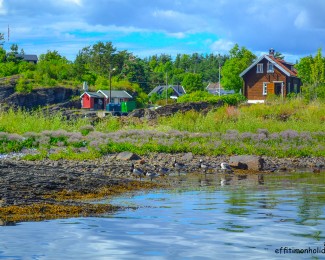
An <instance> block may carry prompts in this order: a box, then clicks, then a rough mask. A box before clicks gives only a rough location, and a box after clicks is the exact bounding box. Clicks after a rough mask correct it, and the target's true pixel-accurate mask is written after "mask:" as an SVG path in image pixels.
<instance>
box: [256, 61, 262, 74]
mask: <svg viewBox="0 0 325 260" xmlns="http://www.w3.org/2000/svg"><path fill="white" fill-rule="evenodd" d="M256 73H263V63H258V64H257V69H256Z"/></svg>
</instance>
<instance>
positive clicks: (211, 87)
mask: <svg viewBox="0 0 325 260" xmlns="http://www.w3.org/2000/svg"><path fill="white" fill-rule="evenodd" d="M205 89H206V90H207V91H208V92H210V93H211V94H218V93H219V82H217V83H209V84H208V86H207V87H206V88H205ZM220 93H221V94H233V93H235V91H234V90H225V89H224V88H223V87H222V86H220Z"/></svg>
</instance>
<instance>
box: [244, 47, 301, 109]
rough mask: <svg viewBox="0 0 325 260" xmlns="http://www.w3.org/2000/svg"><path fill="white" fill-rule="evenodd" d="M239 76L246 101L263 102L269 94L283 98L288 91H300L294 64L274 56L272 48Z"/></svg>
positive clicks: (299, 81) (299, 82)
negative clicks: (242, 82)
mask: <svg viewBox="0 0 325 260" xmlns="http://www.w3.org/2000/svg"><path fill="white" fill-rule="evenodd" d="M240 76H241V77H242V79H243V81H244V84H243V94H244V95H245V97H246V98H247V100H248V103H263V102H265V100H266V98H267V97H268V96H269V95H277V96H281V97H283V98H284V97H286V96H287V95H288V94H290V93H296V94H297V93H300V87H301V80H300V79H299V78H298V77H297V71H296V69H295V68H294V64H292V63H290V62H286V61H284V60H282V59H279V58H276V57H275V56H274V50H273V49H270V51H269V54H268V55H263V56H261V57H260V58H258V59H257V60H256V61H255V62H253V64H251V65H250V66H249V67H248V68H246V69H245V70H244V71H243V72H242V73H240Z"/></svg>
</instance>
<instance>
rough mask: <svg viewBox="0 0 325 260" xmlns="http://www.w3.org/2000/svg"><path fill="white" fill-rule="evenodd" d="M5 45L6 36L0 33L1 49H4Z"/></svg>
mask: <svg viewBox="0 0 325 260" xmlns="http://www.w3.org/2000/svg"><path fill="white" fill-rule="evenodd" d="M4 43H5V35H4V34H3V33H0V47H1V48H3V45H4Z"/></svg>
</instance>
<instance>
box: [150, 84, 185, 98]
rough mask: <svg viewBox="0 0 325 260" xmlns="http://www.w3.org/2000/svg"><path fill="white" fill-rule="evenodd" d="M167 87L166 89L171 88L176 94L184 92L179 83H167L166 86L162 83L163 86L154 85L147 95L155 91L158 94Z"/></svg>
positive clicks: (179, 94)
mask: <svg viewBox="0 0 325 260" xmlns="http://www.w3.org/2000/svg"><path fill="white" fill-rule="evenodd" d="M167 87H168V89H169V88H172V89H173V90H174V91H175V93H176V94H177V95H178V96H181V95H184V94H186V91H185V89H184V87H183V86H179V85H168V86H166V85H163V86H157V87H155V88H154V89H153V90H151V91H150V93H149V94H148V96H150V95H152V94H153V93H157V94H159V95H160V94H161V93H162V92H163V91H164V90H166V88H167Z"/></svg>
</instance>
